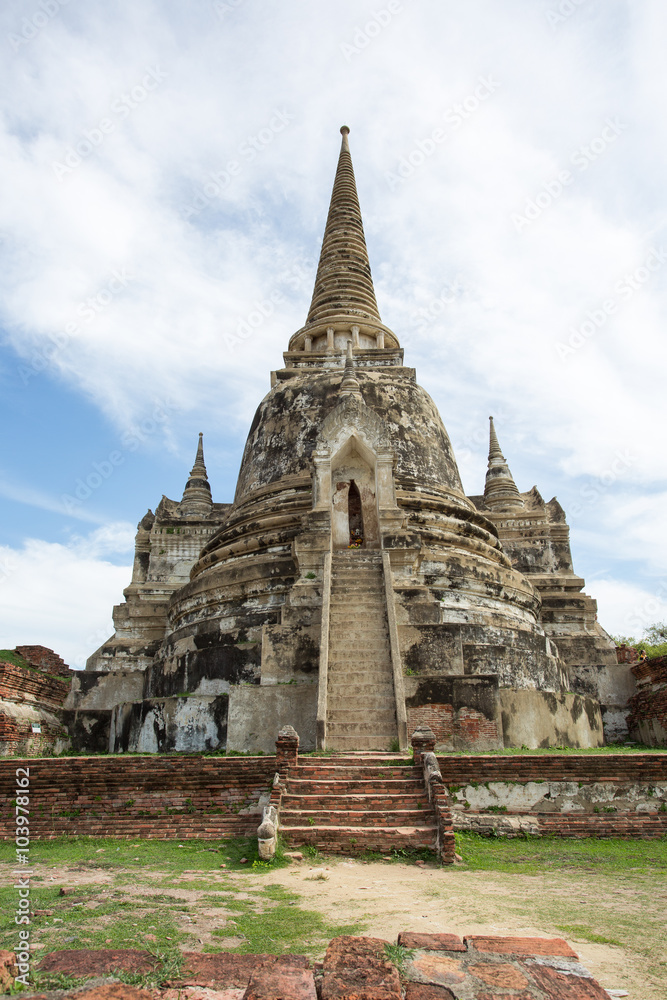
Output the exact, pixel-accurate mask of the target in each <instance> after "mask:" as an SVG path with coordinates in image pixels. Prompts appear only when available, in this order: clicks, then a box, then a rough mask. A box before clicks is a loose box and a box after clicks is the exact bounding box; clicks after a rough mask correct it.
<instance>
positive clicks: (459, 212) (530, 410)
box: [0, 0, 667, 667]
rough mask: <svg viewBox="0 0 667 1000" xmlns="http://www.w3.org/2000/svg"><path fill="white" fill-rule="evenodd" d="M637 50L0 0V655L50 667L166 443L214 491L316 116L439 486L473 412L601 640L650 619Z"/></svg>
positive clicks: (229, 486)
mask: <svg viewBox="0 0 667 1000" xmlns="http://www.w3.org/2000/svg"><path fill="white" fill-rule="evenodd" d="M666 36H667V10H666V9H665V6H664V3H662V2H661V0H633V2H632V3H630V2H620V0H579V2H577V0H503V2H502V3H498V2H497V0H415V2H407V0H391V2H387V3H384V2H383V0H380V2H378V3H375V4H365V3H363V2H359V0H355V2H352V0H338V2H337V3H336V4H322V3H320V4H313V3H312V2H311V3H309V2H307V0H282V2H280V3H277V2H271V0H264V2H260V0H213V2H212V0H193V2H192V3H189V4H187V5H186V6H184V5H182V4H176V3H169V2H167V3H164V2H163V3H157V2H148V0H132V2H123V0H119V2H117V3H115V4H114V5H112V6H110V5H108V4H103V3H101V2H97V0H86V2H85V3H83V2H82V0H69V2H67V3H62V2H61V0H21V2H18V0H8V2H7V3H5V4H4V5H3V8H2V12H1V14H0V45H4V56H3V59H2V60H0V79H1V81H2V87H1V88H0V94H1V95H2V96H1V97H0V106H1V110H2V118H1V123H0V171H1V176H0V255H1V258H2V267H1V268H0V414H1V419H2V450H1V453H0V508H1V513H2V517H1V518H0V598H1V600H0V647H13V646H14V645H16V644H17V643H32V642H39V643H43V644H44V645H47V646H51V647H52V648H54V649H56V651H57V652H59V653H60V654H61V655H63V656H64V657H65V659H66V660H67V661H68V662H70V663H71V664H72V665H74V666H79V667H80V666H83V665H84V662H85V658H86V656H87V655H89V654H90V653H91V652H92V651H93V650H94V649H95V648H96V647H97V646H98V645H99V644H100V643H101V642H102V641H103V640H104V639H105V638H107V636H108V635H109V634H110V633H111V618H110V612H111V607H112V605H113V604H114V603H118V602H119V601H120V600H121V599H122V590H123V587H124V586H127V584H128V583H129V579H130V566H131V562H132V551H133V535H134V531H135V526H136V523H137V521H138V520H139V519H140V518H141V517H142V515H143V514H144V512H145V510H146V509H147V508H148V507H151V508H153V509H155V506H156V505H157V503H158V502H159V500H160V497H161V496H162V494H163V493H165V494H166V495H168V496H170V497H174V498H177V497H179V496H180V494H181V492H182V489H183V486H184V483H185V480H186V478H187V474H188V471H189V469H190V467H191V465H192V461H193V458H194V452H195V447H196V441H197V433H198V432H199V431H200V430H201V431H203V432H204V444H205V454H206V461H207V466H208V470H209V476H210V481H211V485H212V488H213V493H214V498H215V499H216V500H218V501H229V500H230V499H231V498H232V496H233V491H234V485H235V479H236V474H237V472H238V467H239V463H240V457H241V452H242V449H243V444H244V441H245V436H246V433H247V430H248V427H249V425H250V421H251V419H252V415H253V413H254V410H255V408H256V406H257V404H258V403H259V401H260V399H261V398H262V397H263V396H264V394H265V393H266V392H267V391H268V387H269V372H270V370H271V369H275V368H278V367H280V366H281V363H282V358H281V356H282V351H283V350H284V349H285V348H286V346H287V343H288V340H289V337H290V335H291V334H292V333H293V332H294V331H295V330H296V329H298V328H299V327H300V326H301V325H302V324H303V322H304V319H305V315H306V312H307V308H308V303H309V300H310V294H311V292H312V285H313V281H314V275H315V267H316V263H317V255H318V252H319V244H320V240H321V237H322V233H323V229H324V221H325V217H326V211H327V208H328V200H329V195H330V190H331V183H332V180H333V172H334V168H335V163H336V158H337V155H338V148H339V142H340V136H339V134H338V129H339V126H340V125H341V124H343V123H347V124H348V125H349V126H350V128H351V130H352V131H351V135H350V143H351V148H352V155H353V160H354V164H355V170H356V174H357V183H358V187H359V193H360V199H361V205H362V211H363V214H364V221H365V226H366V235H367V241H368V245H369V252H370V256H371V264H372V268H373V274H374V279H375V285H376V293H377V298H378V303H379V306H380V312H381V315H382V318H383V321H384V322H385V323H386V324H387V325H388V326H390V327H391V328H392V329H393V330H394V331H395V332H396V333H397V335H398V337H399V339H400V341H401V344H402V346H403V347H404V348H405V357H406V363H407V364H409V365H414V366H415V367H416V368H417V375H418V378H419V380H420V382H421V383H422V385H424V386H425V387H426V388H427V390H428V391H429V392H430V393H431V395H432V396H433V397H434V399H435V401H436V403H437V405H438V407H439V409H440V412H441V414H442V417H443V420H444V422H445V426H446V427H447V429H448V431H449V434H450V437H451V438H452V442H453V444H454V448H455V452H456V455H457V459H458V461H459V466H460V469H461V474H462V477H463V481H464V484H465V487H466V490H467V492H468V493H471V494H472V493H478V492H481V490H482V488H483V481H484V473H485V468H486V454H487V434H488V416H489V414H494V416H495V417H496V427H497V430H498V434H499V438H500V442H501V445H502V447H503V450H504V452H505V455H506V457H507V459H508V461H509V464H510V467H511V469H512V471H513V474H514V477H515V479H516V481H517V484H518V486H519V488H520V489H522V490H526V489H530V487H531V486H533V485H537V486H538V488H539V490H540V491H541V493H542V494H543V496H544V497H545V499H550V498H551V497H552V496H554V495H556V496H558V498H559V500H560V502H561V503H562V505H563V506H564V508H565V509H566V512H567V513H568V518H569V521H570V525H571V529H572V549H573V556H574V565H575V570H576V572H577V573H578V574H579V575H581V576H583V577H585V578H586V581H587V582H586V588H585V589H586V592H587V593H589V594H591V595H592V596H594V597H596V598H597V599H598V602H599V617H600V621H601V622H602V624H603V625H604V626H605V627H606V628H607V629H608V630H609V631H611V632H614V633H619V632H620V633H625V634H627V633H630V632H632V633H635V634H638V633H639V632H641V628H642V626H643V625H645V624H650V623H651V622H653V621H656V620H660V619H664V618H667V571H665V566H666V565H667V558H666V557H667V542H665V533H664V530H663V520H664V512H665V497H666V493H667V482H666V480H667V475H666V472H665V426H666V419H665V417H666V414H665V394H664V392H663V391H662V387H663V384H664V375H665V363H666V351H665V336H664V330H665V319H666V312H667V308H666V304H667V297H666V288H667V266H665V265H667V233H666V232H665V224H666V220H667V211H666V209H665V202H664V176H665V166H666V164H665V158H666V157H665V154H666V151H667V118H666V117H665V115H664V107H663V105H664V94H665V87H666V83H667V81H666V79H665V76H666V70H665V61H664V51H665V48H666V44H667V37H666ZM262 312H263V313H264V316H262V318H261V320H259V321H258V320H257V317H258V315H261V313H262ZM247 334H249V335H247ZM85 484H93V485H92V486H91V485H88V486H86V485H85ZM77 489H78V492H79V495H78V496H77ZM72 498H73V500H72Z"/></svg>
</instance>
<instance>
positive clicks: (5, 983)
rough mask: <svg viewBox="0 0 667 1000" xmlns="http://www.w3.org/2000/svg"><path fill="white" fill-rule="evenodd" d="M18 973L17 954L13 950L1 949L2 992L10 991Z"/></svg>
mask: <svg viewBox="0 0 667 1000" xmlns="http://www.w3.org/2000/svg"><path fill="white" fill-rule="evenodd" d="M16 974H17V969H16V955H15V953H14V952H13V951H4V950H2V951H0V993H9V988H10V987H11V986H13V985H14V976H15V975H16Z"/></svg>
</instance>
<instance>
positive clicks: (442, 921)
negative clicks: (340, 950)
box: [0, 859, 667, 1000]
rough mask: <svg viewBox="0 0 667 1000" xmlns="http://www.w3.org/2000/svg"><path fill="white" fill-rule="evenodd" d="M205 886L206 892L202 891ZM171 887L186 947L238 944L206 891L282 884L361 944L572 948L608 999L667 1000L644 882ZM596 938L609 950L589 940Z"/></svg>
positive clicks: (452, 873) (443, 877) (216, 874)
mask: <svg viewBox="0 0 667 1000" xmlns="http://www.w3.org/2000/svg"><path fill="white" fill-rule="evenodd" d="M5 868H6V869H7V872H6V873H5V872H4V871H3V869H5ZM151 868H153V866H151ZM34 872H35V876H37V880H38V882H39V883H40V884H41V885H49V884H51V885H54V886H59V885H66V886H70V887H72V888H76V887H77V886H81V887H83V886H87V885H89V886H92V885H97V886H108V887H109V888H110V889H111V888H112V887H114V888H115V889H122V891H123V893H124V894H126V896H129V897H132V899H135V898H136V899H137V910H139V909H141V902H140V901H139V897H142V898H143V900H146V899H147V898H149V897H150V896H151V895H152V894H153V891H152V890H151V889H150V888H149V885H150V881H151V879H152V878H153V877H155V878H156V879H163V878H165V877H168V875H167V872H160V871H159V870H156V871H154V872H153V871H151V872H149V871H147V870H143V872H142V873H141V875H140V876H139V877H138V879H137V880H136V881H134V882H128V880H127V874H128V872H127V871H123V869H119V870H118V871H114V872H109V871H108V870H104V869H95V868H91V867H89V866H65V865H62V866H58V867H51V866H47V865H40V864H36V865H35V866H34ZM0 874H1V875H6V876H7V877H10V871H9V866H6V865H2V866H0ZM116 876H120V877H119V878H117V877H116ZM202 877H204V878H205V879H206V881H207V885H208V888H207V890H203V889H202V884H201V880H202ZM170 883H171V884H170V885H169V888H168V889H165V888H164V887H161V888H160V889H159V890H158V889H155V890H154V891H155V892H158V891H159V892H161V893H164V892H165V891H167V892H168V893H169V895H172V896H174V897H178V899H179V900H181V901H182V902H183V904H186V905H185V908H184V910H183V913H182V915H181V916H179V918H178V923H179V926H180V928H181V929H182V930H184V931H187V932H188V933H189V934H191V935H193V936H194V940H195V942H197V943H194V942H193V943H192V944H190V945H189V947H190V948H192V947H193V944H194V947H195V948H196V947H201V946H202V944H210V943H214V944H216V945H217V946H219V945H223V947H224V946H225V945H226V946H227V947H234V945H236V944H238V941H236V940H235V939H234V937H233V934H234V931H233V929H232V928H233V925H231V926H230V928H229V929H230V938H229V940H228V941H225V940H224V939H223V940H221V939H220V937H218V938H216V939H212V938H211V931H212V930H213V929H215V928H216V927H218V928H219V927H221V926H224V921H225V918H226V917H232V916H233V915H232V914H226V913H225V912H224V909H222V910H221V909H219V908H218V909H216V908H210V904H208V905H207V904H206V902H205V900H204V899H203V898H202V897H205V896H206V893H207V892H208V893H211V892H213V893H215V892H216V891H221V890H224V889H225V888H226V887H228V888H231V887H233V888H234V890H235V893H236V894H239V896H240V897H241V898H249V897H248V896H247V895H246V893H247V894H250V895H253V894H254V893H255V892H257V891H259V890H260V889H261V888H262V887H264V886H266V885H269V884H280V885H283V886H285V887H286V888H288V889H290V890H292V891H293V892H296V893H297V894H298V895H299V896H300V897H301V905H302V907H303V908H304V909H309V910H317V911H318V912H320V913H321V914H322V916H324V917H325V918H327V919H329V920H331V921H335V922H339V923H340V922H354V921H362V922H363V923H364V925H365V933H367V934H371V935H374V936H378V937H382V938H385V939H387V940H388V941H396V937H397V935H398V933H399V932H400V931H402V930H412V931H431V932H442V931H449V932H452V933H455V934H459V935H461V936H463V935H466V934H468V935H470V934H498V935H508V934H511V935H521V936H524V935H525V936H537V937H564V938H565V939H566V940H567V941H568V943H569V944H571V946H572V947H573V948H574V950H575V951H576V952H577V953H578V954H579V955H580V957H581V959H582V962H583V964H584V965H585V966H586V967H587V968H588V969H589V970H590V971H591V972H592V973H593V975H594V976H595V977H596V978H597V979H598V980H599V982H600V983H601V985H602V986H603V987H604V988H606V989H608V990H627V991H628V994H629V1000H667V986H666V985H665V984H664V983H660V981H659V976H656V974H655V966H656V964H657V963H658V962H659V961H660V960H661V959H663V956H664V930H663V928H664V927H665V926H666V924H667V887H666V886H665V883H664V881H661V880H657V881H656V880H654V879H651V878H649V877H647V876H642V875H639V876H637V877H633V876H631V875H628V876H625V877H614V878H613V879H612V878H610V877H605V876H600V875H598V874H596V873H591V874H590V875H589V874H587V873H580V872H578V873H576V874H574V873H573V874H569V873H568V874H565V873H559V872H552V871H550V872H548V873H545V874H542V875H516V874H509V873H508V874H505V873H497V872H469V871H466V870H463V869H461V868H458V867H457V868H453V869H451V868H437V867H435V866H429V865H426V866H425V867H423V868H422V867H418V866H416V865H413V864H402V863H391V864H389V863H384V862H371V863H364V862H361V861H356V860H351V859H343V860H327V861H325V862H324V863H322V864H318V865H316V866H311V865H310V864H309V863H307V862H301V863H297V864H294V865H291V866H290V867H288V868H282V869H278V870H276V871H273V872H270V873H262V874H255V873H252V872H250V871H248V872H245V871H243V872H226V871H219V870H216V871H212V872H206V873H202V872H201V871H186V872H183V873H180V874H179V875H178V876H176V877H173V878H172V879H171V880H170ZM5 884H7V883H5ZM563 928H566V929H565V930H564V929H563ZM595 937H598V938H603V940H602V941H597V942H596V941H595V940H591V938H595ZM604 939H608V940H610V941H616V940H618V943H605V941H604ZM651 964H653V973H652V972H651V971H650V966H651Z"/></svg>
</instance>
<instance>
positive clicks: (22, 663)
mask: <svg viewBox="0 0 667 1000" xmlns="http://www.w3.org/2000/svg"><path fill="white" fill-rule="evenodd" d="M11 653H12V654H13V655H12V658H11V661H10V660H9V659H7V658H6V657H5V658H3V657H2V655H1V654H0V754H3V755H5V754H23V755H29V756H32V755H35V756H41V755H43V754H45V753H49V752H51V753H60V752H61V751H62V750H65V749H67V747H68V746H69V743H70V741H69V736H68V732H67V728H66V726H65V725H64V723H63V717H62V711H61V709H62V706H63V703H64V701H65V699H66V698H67V696H68V694H69V690H70V685H71V678H72V671H71V670H70V668H69V667H68V666H67V664H66V663H65V662H64V661H63V660H62V659H61V658H60V657H59V656H58V655H57V654H56V653H54V652H53V650H52V649H46V647H45V646H17V647H16V649H14V650H12V651H11Z"/></svg>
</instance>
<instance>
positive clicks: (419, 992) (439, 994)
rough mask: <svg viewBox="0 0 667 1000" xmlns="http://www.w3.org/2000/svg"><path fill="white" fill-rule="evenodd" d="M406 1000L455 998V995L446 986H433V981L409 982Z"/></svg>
mask: <svg viewBox="0 0 667 1000" xmlns="http://www.w3.org/2000/svg"><path fill="white" fill-rule="evenodd" d="M405 1000H455V997H454V994H453V993H452V991H451V990H448V989H447V987H446V986H433V985H432V984H431V983H407V984H406V987H405Z"/></svg>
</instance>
